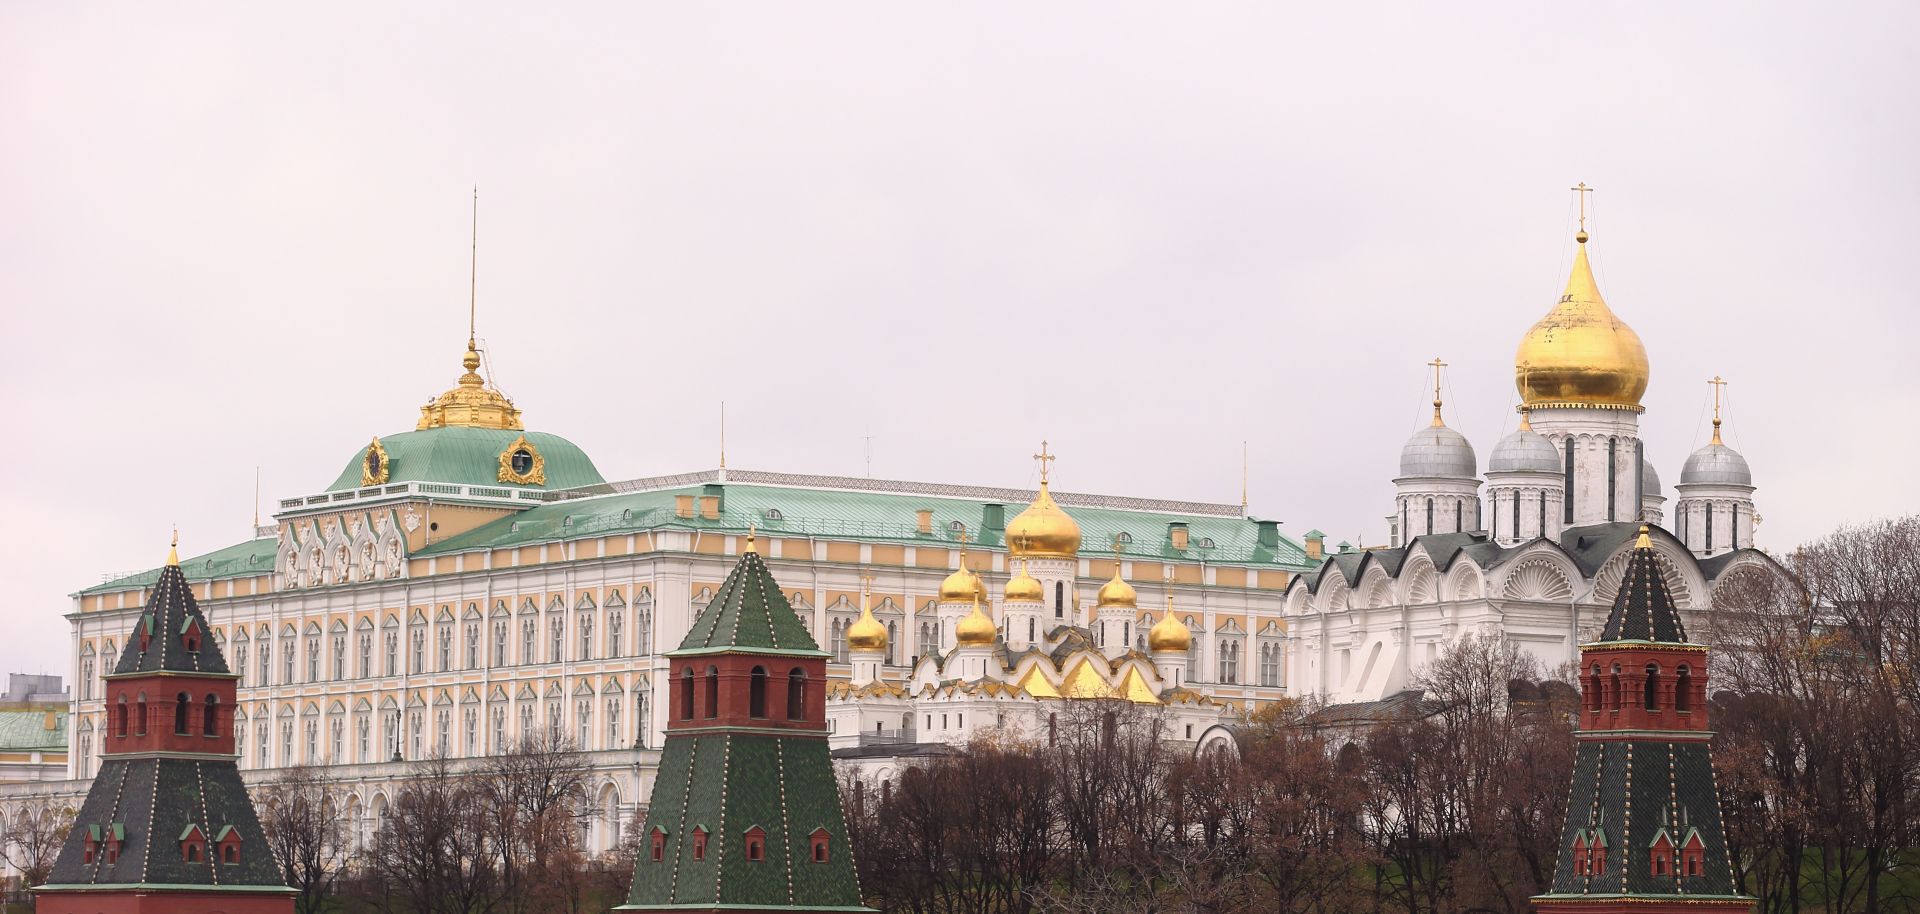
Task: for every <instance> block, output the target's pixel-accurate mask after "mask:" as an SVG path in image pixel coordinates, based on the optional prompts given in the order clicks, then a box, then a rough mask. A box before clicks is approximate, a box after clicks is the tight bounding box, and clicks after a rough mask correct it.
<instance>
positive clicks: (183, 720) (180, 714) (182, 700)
mask: <svg viewBox="0 0 1920 914" xmlns="http://www.w3.org/2000/svg"><path fill="white" fill-rule="evenodd" d="M188 703H189V699H188V698H187V693H185V692H181V693H180V694H178V695H175V696H173V732H174V733H176V734H178V735H180V736H186V735H187V732H188V731H187V705H188Z"/></svg>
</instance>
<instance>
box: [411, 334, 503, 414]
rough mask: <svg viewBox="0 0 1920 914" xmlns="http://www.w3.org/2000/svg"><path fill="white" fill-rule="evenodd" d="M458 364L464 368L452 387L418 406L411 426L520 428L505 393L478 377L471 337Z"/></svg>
mask: <svg viewBox="0 0 1920 914" xmlns="http://www.w3.org/2000/svg"><path fill="white" fill-rule="evenodd" d="M460 365H461V367H463V368H465V369H466V370H467V372H466V374H463V375H461V376H460V380H459V381H458V382H457V383H456V384H455V385H454V386H453V389H452V390H449V391H447V392H446V393H443V394H441V395H440V396H437V397H434V398H433V399H432V400H430V401H428V402H427V405H425V406H422V407H420V423H419V424H418V425H416V426H414V428H415V429H416V430H425V429H430V428H446V427H448V426H457V427H465V428H493V429H520V428H524V426H522V425H521V424H520V410H519V409H518V408H517V407H515V406H514V405H513V401H512V400H509V399H507V395H506V394H503V393H501V392H500V391H498V390H495V389H493V388H492V387H489V386H487V382H486V380H485V379H483V378H481V377H480V351H479V350H478V349H476V348H474V345H473V338H472V337H468V338H467V353H466V355H464V356H462V357H461V358H460Z"/></svg>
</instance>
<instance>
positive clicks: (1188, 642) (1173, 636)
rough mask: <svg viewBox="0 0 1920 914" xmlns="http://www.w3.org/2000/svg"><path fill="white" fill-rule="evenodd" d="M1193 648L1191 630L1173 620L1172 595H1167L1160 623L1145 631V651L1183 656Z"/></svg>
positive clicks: (1178, 621) (1180, 622)
mask: <svg viewBox="0 0 1920 914" xmlns="http://www.w3.org/2000/svg"><path fill="white" fill-rule="evenodd" d="M1192 647H1193V630H1192V629H1189V628H1187V623H1185V622H1182V621H1180V620H1179V619H1176V618H1174V615H1173V595H1172V594H1168V595H1167V611H1166V612H1165V613H1162V614H1161V616H1160V621H1158V622H1155V623H1153V627H1152V628H1150V629H1147V650H1149V651H1152V652H1153V653H1156V654H1184V653H1186V652H1187V651H1188V650H1189V649H1191V648H1192Z"/></svg>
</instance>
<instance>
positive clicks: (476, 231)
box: [467, 184, 480, 371]
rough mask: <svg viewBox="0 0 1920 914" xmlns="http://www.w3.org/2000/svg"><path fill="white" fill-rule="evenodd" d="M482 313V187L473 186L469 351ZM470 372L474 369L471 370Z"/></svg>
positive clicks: (468, 302)
mask: <svg viewBox="0 0 1920 914" xmlns="http://www.w3.org/2000/svg"><path fill="white" fill-rule="evenodd" d="M479 311H480V185H478V184H475V185H474V186H473V247H472V250H471V251H470V257H469V259H468V260H467V351H468V352H469V353H471V352H473V351H474V345H473V339H474V324H475V323H476V322H477V321H476V320H475V319H476V318H477V317H478V316H479ZM467 370H468V371H472V370H473V369H471V368H469V369H467Z"/></svg>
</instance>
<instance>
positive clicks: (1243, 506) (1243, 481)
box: [1240, 438, 1247, 514]
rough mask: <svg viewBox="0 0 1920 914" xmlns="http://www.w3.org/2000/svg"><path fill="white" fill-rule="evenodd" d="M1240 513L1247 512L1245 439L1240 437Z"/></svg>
mask: <svg viewBox="0 0 1920 914" xmlns="http://www.w3.org/2000/svg"><path fill="white" fill-rule="evenodd" d="M1240 513H1241V514H1245V513H1247V441H1246V439H1245V438H1242V439H1240Z"/></svg>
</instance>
